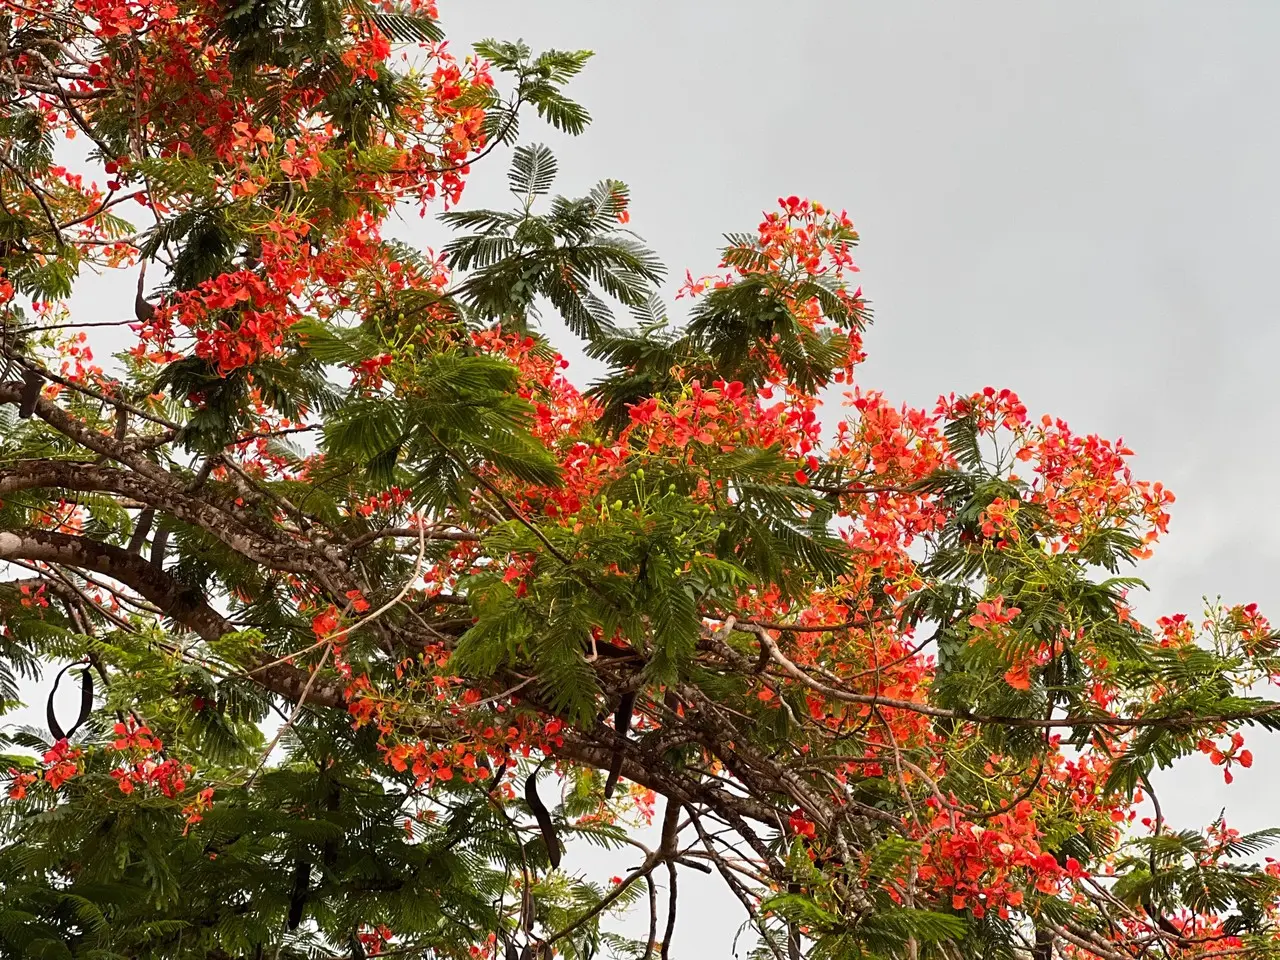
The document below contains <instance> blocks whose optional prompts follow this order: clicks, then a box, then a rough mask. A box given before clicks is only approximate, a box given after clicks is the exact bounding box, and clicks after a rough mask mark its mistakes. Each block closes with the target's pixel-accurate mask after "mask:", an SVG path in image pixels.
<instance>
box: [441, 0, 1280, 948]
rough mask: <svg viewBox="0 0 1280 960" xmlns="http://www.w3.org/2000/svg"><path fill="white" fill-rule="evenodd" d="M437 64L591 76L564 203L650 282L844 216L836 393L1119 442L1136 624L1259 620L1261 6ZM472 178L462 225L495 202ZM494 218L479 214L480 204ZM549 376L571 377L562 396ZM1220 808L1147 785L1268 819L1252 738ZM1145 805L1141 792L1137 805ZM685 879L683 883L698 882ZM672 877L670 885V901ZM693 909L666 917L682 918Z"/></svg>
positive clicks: (719, 30) (858, 27) (923, 21)
mask: <svg viewBox="0 0 1280 960" xmlns="http://www.w3.org/2000/svg"><path fill="white" fill-rule="evenodd" d="M440 12H441V16H442V19H443V21H444V23H445V26H446V28H447V30H448V32H449V34H450V36H451V37H453V38H454V40H455V41H464V40H465V41H468V42H469V41H471V40H473V39H475V38H478V37H484V36H490V35H497V36H499V37H501V38H504V39H510V38H514V37H523V38H524V39H526V40H527V41H528V42H529V43H530V44H531V45H532V46H534V47H535V49H537V48H540V47H545V46H557V47H572V48H578V47H585V48H590V49H593V50H595V51H597V56H596V58H595V59H594V60H593V61H592V63H591V64H590V66H589V67H588V69H587V71H586V73H585V74H584V75H583V76H582V78H581V79H580V80H579V81H577V82H576V83H575V86H574V87H573V90H574V92H575V93H576V94H577V95H578V96H579V97H580V99H582V101H583V102H584V103H585V104H586V105H587V106H588V107H589V109H590V110H591V111H592V114H593V115H594V116H595V118H596V120H595V123H594V124H593V125H592V127H591V128H590V129H589V130H588V131H587V133H586V134H585V135H584V136H583V137H581V138H579V139H577V140H572V141H566V140H563V139H562V138H558V137H554V136H548V135H546V134H543V133H535V127H534V126H533V125H531V126H530V127H529V128H528V129H527V130H526V131H525V133H526V136H529V137H541V138H543V139H546V140H547V141H548V142H550V143H552V144H553V145H554V146H555V148H556V150H557V152H558V154H559V157H560V159H561V169H562V171H563V172H562V179H561V184H560V186H561V188H562V189H566V190H575V191H577V190H581V189H584V188H585V187H586V186H588V185H589V184H590V183H591V182H594V181H595V180H596V179H598V178H601V177H605V176H609V177H617V178H618V179H621V180H625V181H626V182H627V183H629V184H630V185H631V187H632V190H633V194H634V203H633V207H632V226H633V227H634V228H635V229H636V230H637V231H639V232H640V233H641V234H642V235H644V237H645V238H646V239H647V240H648V241H649V242H650V243H651V244H652V245H653V246H654V247H655V248H656V249H657V250H658V251H659V253H660V254H661V255H662V257H663V258H664V259H665V261H666V263H667V265H668V267H669V268H670V270H671V272H672V274H673V275H675V276H683V272H684V269H685V268H686V267H690V268H692V269H693V271H694V273H695V275H696V274H697V273H699V272H700V271H701V272H706V271H710V270H711V269H713V268H714V267H715V265H716V260H717V257H716V250H717V248H718V240H719V237H720V234H721V233H722V232H724V231H727V230H738V229H751V228H753V227H754V226H755V224H756V223H757V222H758V220H759V214H760V211H761V210H763V209H764V208H766V207H768V206H771V205H772V204H773V203H774V201H775V199H776V198H777V197H778V196H780V195H787V194H790V193H798V194H801V195H808V196H810V197H812V198H814V199H817V200H821V201H822V202H823V203H825V204H827V205H828V206H833V207H836V208H840V207H845V208H847V209H848V210H849V212H850V215H851V216H852V218H853V220H854V223H855V224H856V225H857V227H858V229H859V231H860V232H861V234H862V246H861V248H860V253H859V257H858V260H859V263H860V264H861V266H862V268H863V275H862V277H861V280H862V283H863V288H864V291H865V292H866V294H867V296H868V297H869V298H870V299H871V301H872V304H873V307H874V310H875V315H876V322H875V324H874V325H873V327H872V328H871V331H870V332H869V334H868V336H867V350H868V354H869V359H868V361H867V363H866V364H865V366H864V367H863V368H862V373H861V378H860V380H861V383H862V384H863V385H864V386H871V387H875V388H879V389H882V390H884V391H885V393H886V395H887V396H889V397H890V398H893V399H897V400H900V401H904V402H909V403H912V404H916V405H926V404H927V405H931V404H932V402H933V401H934V400H935V399H936V397H937V396H938V395H939V394H940V393H943V392H947V391H950V390H956V391H968V390H972V389H976V388H980V387H982V386H985V385H987V384H993V385H995V386H998V387H1002V386H1007V387H1010V388H1011V389H1013V390H1015V391H1017V392H1018V393H1019V394H1020V395H1021V396H1022V398H1023V400H1024V402H1026V404H1027V406H1028V408H1029V409H1030V410H1031V411H1032V413H1033V414H1039V413H1042V412H1050V413H1053V414H1054V415H1055V416H1061V417H1062V418H1064V419H1066V420H1067V421H1068V422H1069V423H1071V425H1072V426H1073V427H1074V428H1075V429H1076V430H1077V431H1080V432H1097V433H1101V434H1103V435H1108V436H1112V437H1116V436H1123V437H1124V438H1125V439H1126V440H1127V441H1128V443H1129V445H1130V446H1131V447H1132V448H1133V449H1134V450H1136V451H1137V453H1138V456H1137V458H1136V461H1135V470H1136V472H1137V473H1138V474H1139V476H1141V477H1143V478H1147V479H1153V480H1157V479H1158V480H1163V481H1164V482H1165V483H1166V484H1167V485H1168V486H1170V487H1171V488H1172V489H1173V491H1174V492H1175V493H1176V494H1177V495H1178V503H1177V504H1176V505H1175V509H1174V513H1173V518H1174V519H1173V524H1172V527H1171V533H1170V536H1169V537H1168V539H1167V540H1166V541H1165V543H1164V544H1163V545H1162V546H1161V548H1160V549H1159V550H1158V551H1157V554H1156V559H1154V560H1152V561H1150V562H1148V563H1146V564H1143V565H1142V566H1141V567H1140V568H1139V571H1140V573H1141V574H1142V575H1144V576H1145V577H1146V578H1147V579H1148V581H1149V582H1150V583H1151V585H1152V590H1151V593H1150V595H1149V596H1148V597H1146V598H1139V600H1138V603H1139V611H1140V613H1141V614H1142V615H1144V616H1145V617H1147V618H1149V619H1153V618H1154V617H1155V616H1157V615H1159V614H1162V613H1168V612H1175V611H1186V612H1188V613H1191V614H1193V615H1198V613H1199V611H1200V609H1201V597H1202V596H1204V595H1205V594H1208V595H1210V596H1216V595H1218V594H1221V595H1222V597H1223V599H1224V600H1226V601H1228V602H1249V601H1257V602H1259V603H1260V604H1261V605H1262V606H1263V607H1264V609H1267V610H1269V611H1270V612H1271V614H1272V618H1273V620H1275V621H1277V622H1280V589H1278V586H1280V585H1278V583H1277V581H1278V579H1280V511H1277V510H1276V508H1275V507H1274V506H1273V504H1274V497H1273V496H1271V495H1269V487H1270V485H1271V483H1273V482H1274V481H1273V479H1272V478H1273V477H1275V476H1276V474H1277V468H1278V467H1280V453H1278V452H1277V448H1278V446H1280V445H1278V444H1277V439H1278V437H1277V433H1278V431H1280V428H1278V426H1277V414H1278V413H1280V403H1277V401H1276V400H1275V396H1276V392H1277V390H1280V377H1275V376H1270V375H1268V374H1267V370H1268V369H1271V368H1272V366H1273V364H1274V357H1275V356H1276V354H1277V348H1280V327H1278V326H1277V324H1276V322H1275V314H1276V307H1275V304H1276V300H1277V297H1276V294H1275V293H1274V291H1273V281H1271V280H1269V279H1268V276H1269V275H1270V274H1271V270H1272V269H1274V267H1273V266H1272V264H1273V262H1274V261H1275V260H1276V259H1277V255H1280V181H1278V180H1277V178H1276V175H1275V172H1276V170H1277V169H1280V125H1278V124H1277V121H1276V116H1275V102H1276V99H1277V97H1278V96H1280V59H1277V58H1276V57H1275V55H1274V51H1275V48H1276V44H1277V42H1280V6H1276V5H1275V4H1273V3H1262V2H1259V3H1254V4H1247V3H1212V4H1206V3H1193V2H1167V0H1166V2H1160V3H1156V2H1145V3H1144V2H1128V3H1121V4H1117V3H1114V2H1079V0H1074V2H1072V3H1069V4H1068V3H1047V2H1025V0H1019V2H993V0H984V2H983V3H981V4H972V3H971V4H958V3H950V4H944V3H938V2H933V3H924V2H910V0H895V2H893V3H866V2H855V3H849V2H843V3H823V2H814V0H810V2H805V0H792V2H790V3H786V4H781V5H780V4H776V3H761V2H757V0H734V2H709V0H697V2H684V3H678V2H649V3H643V4H625V5H624V4H618V3H604V2H595V3H592V2H589V0H577V2H572V0H559V2H556V0H543V2H540V3H529V2H527V0H507V2H499V0H473V2H470V3H462V2H460V0H440ZM502 186H503V185H502V183H501V181H500V180H499V179H498V177H497V175H496V171H492V170H491V171H490V172H489V173H488V174H487V175H485V174H479V173H477V176H476V179H475V180H474V181H473V188H474V189H472V188H469V189H470V190H471V192H470V193H469V194H468V196H467V198H466V199H467V200H468V202H470V203H489V202H501V201H500V200H499V199H498V195H499V194H500V193H501V190H502ZM491 198H492V199H491ZM571 372H572V371H571ZM1250 744H1251V746H1252V747H1253V750H1254V753H1255V755H1256V756H1257V763H1256V764H1255V766H1254V768H1253V769H1252V770H1249V771H1241V772H1240V776H1239V777H1238V778H1237V780H1236V783H1235V785H1234V786H1233V787H1232V788H1226V787H1225V785H1224V784H1223V783H1222V778H1221V773H1220V771H1218V770H1217V769H1215V768H1212V767H1210V765H1209V764H1208V762H1207V760H1203V759H1201V758H1188V759H1187V760H1186V761H1184V765H1183V767H1182V768H1180V770H1179V771H1178V772H1177V773H1175V774H1173V775H1171V776H1165V777H1164V778H1162V779H1163V788H1162V800H1163V802H1164V807H1165V810H1166V815H1167V816H1169V817H1170V819H1171V820H1172V821H1174V822H1175V823H1177V824H1178V825H1181V826H1195V825H1200V824H1202V823H1204V822H1207V821H1208V820H1209V819H1212V817H1214V816H1215V815H1216V814H1217V812H1218V811H1219V809H1221V808H1222V807H1223V806H1224V805H1226V806H1227V807H1228V811H1227V812H1228V816H1229V820H1230V822H1232V823H1234V825H1236V826H1237V827H1240V828H1246V829H1247V828H1255V829H1256V828H1258V827H1261V826H1265V825H1270V823H1274V822H1275V821H1274V818H1271V819H1269V818H1268V810H1269V808H1271V807H1272V804H1271V802H1270V800H1271V796H1272V795H1270V790H1271V789H1274V788H1275V787H1276V786H1277V784H1278V783H1280V741H1277V739H1276V738H1275V737H1268V736H1266V735H1264V734H1256V735H1254V736H1253V737H1252V738H1250ZM1158 785H1160V784H1159V782H1158ZM698 879H700V878H698ZM693 882H695V878H694V877H692V876H691V877H690V879H689V883H690V885H691V884H692V883H693ZM703 889H705V891H706V892H705V893H700V895H701V896H703V897H704V898H705V899H704V900H703V902H702V903H701V904H700V905H696V906H694V905H693V904H686V906H685V912H684V918H683V923H682V924H681V926H680V927H679V928H678V930H677V937H678V939H677V940H676V941H675V942H674V944H673V947H674V952H675V953H676V954H678V955H681V956H684V957H689V956H694V955H697V954H701V955H703V956H706V957H727V956H729V955H730V951H729V946H728V932H729V931H731V930H732V929H733V928H734V927H735V926H736V923H737V922H738V914H737V913H736V912H735V909H736V904H735V903H733V902H732V901H731V900H730V899H728V898H727V896H726V895H725V894H723V893H721V892H720V891H719V890H717V889H716V888H715V887H714V885H712V884H707V885H705V888H704V887H701V886H700V887H699V890H700V891H701V890H703ZM690 906H694V909H693V910H690V909H689V907H690Z"/></svg>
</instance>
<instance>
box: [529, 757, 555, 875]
mask: <svg viewBox="0 0 1280 960" xmlns="http://www.w3.org/2000/svg"><path fill="white" fill-rule="evenodd" d="M524 799H525V802H526V803H528V804H529V809H530V810H532V811H533V816H534V819H536V820H537V821H538V829H539V830H541V831H542V842H543V843H545V844H546V845H547V857H548V859H550V860H551V869H552V870H557V869H559V867H560V838H559V836H558V835H557V834H556V825H555V824H554V823H552V822H551V813H550V812H549V811H548V810H547V808H546V805H545V804H544V803H543V802H542V798H541V797H539V796H538V773H537V771H536V770H535V771H534V772H533V773H531V774H529V779H528V780H526V781H525V782H524Z"/></svg>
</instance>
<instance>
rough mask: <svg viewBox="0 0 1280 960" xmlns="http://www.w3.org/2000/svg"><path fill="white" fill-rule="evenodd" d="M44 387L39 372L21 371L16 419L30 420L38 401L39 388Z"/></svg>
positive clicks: (27, 369)
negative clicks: (20, 388) (20, 389)
mask: <svg viewBox="0 0 1280 960" xmlns="http://www.w3.org/2000/svg"><path fill="white" fill-rule="evenodd" d="M42 386H44V377H43V376H41V375H40V371H39V370H32V369H31V368H30V367H27V368H26V369H25V370H23V371H22V396H21V397H20V398H19V400H18V419H19V420H30V419H31V414H33V413H34V412H35V409H36V401H37V400H39V399H40V388H41V387H42Z"/></svg>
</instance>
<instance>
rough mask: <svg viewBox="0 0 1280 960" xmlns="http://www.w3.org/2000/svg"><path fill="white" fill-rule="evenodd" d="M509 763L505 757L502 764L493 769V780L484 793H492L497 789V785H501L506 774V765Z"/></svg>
mask: <svg viewBox="0 0 1280 960" xmlns="http://www.w3.org/2000/svg"><path fill="white" fill-rule="evenodd" d="M510 762H511V761H510V760H509V759H508V758H507V757H503V758H502V762H501V763H500V764H498V765H497V766H496V767H494V769H493V779H491V780H490V781H489V787H488V789H487V790H485V793H493V791H495V790H497V789H498V785H499V784H500V783H502V777H503V775H504V774H505V773H506V772H507V765H508V764H509V763H510Z"/></svg>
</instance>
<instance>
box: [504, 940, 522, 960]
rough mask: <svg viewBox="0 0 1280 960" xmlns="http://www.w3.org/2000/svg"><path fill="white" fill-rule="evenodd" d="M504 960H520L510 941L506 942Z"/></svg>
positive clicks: (518, 953)
mask: <svg viewBox="0 0 1280 960" xmlns="http://www.w3.org/2000/svg"><path fill="white" fill-rule="evenodd" d="M506 960H520V952H519V951H518V950H516V945H515V944H514V943H512V942H511V941H510V940H508V941H507V950H506Z"/></svg>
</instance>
